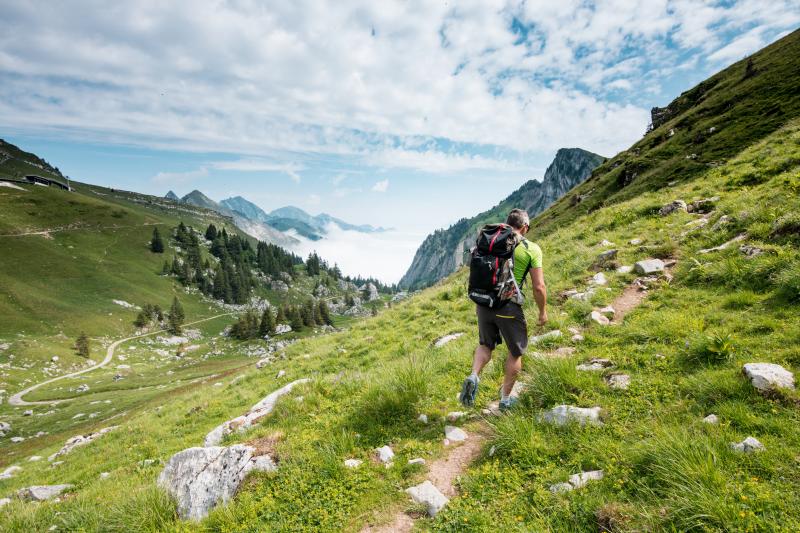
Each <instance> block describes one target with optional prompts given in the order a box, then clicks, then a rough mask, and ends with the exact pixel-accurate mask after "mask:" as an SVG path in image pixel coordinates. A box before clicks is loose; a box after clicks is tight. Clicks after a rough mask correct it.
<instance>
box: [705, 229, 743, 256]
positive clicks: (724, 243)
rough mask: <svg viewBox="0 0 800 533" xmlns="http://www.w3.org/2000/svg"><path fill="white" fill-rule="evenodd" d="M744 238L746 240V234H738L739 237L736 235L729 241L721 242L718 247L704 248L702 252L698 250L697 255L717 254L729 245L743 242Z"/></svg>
mask: <svg viewBox="0 0 800 533" xmlns="http://www.w3.org/2000/svg"><path fill="white" fill-rule="evenodd" d="M746 238H747V234H746V233H740V234H739V235H737V236H736V237H734V238H733V239H731V240H729V241H726V242H723V243H722V244H720V245H719V246H714V247H713V248H704V249H702V250H698V252H697V253H700V254H710V253H711V252H719V251H720V250H725V249H726V248H728V247H729V246H730V245H731V244H736V243H737V242H741V241H743V240H745V239H746Z"/></svg>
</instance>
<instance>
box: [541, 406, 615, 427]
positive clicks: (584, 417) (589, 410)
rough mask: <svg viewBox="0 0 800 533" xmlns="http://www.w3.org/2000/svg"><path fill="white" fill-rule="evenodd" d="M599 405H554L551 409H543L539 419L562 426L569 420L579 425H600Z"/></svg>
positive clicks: (601, 423)
mask: <svg viewBox="0 0 800 533" xmlns="http://www.w3.org/2000/svg"><path fill="white" fill-rule="evenodd" d="M601 411H602V409H601V408H600V407H574V406H572V405H556V406H555V407H553V408H552V409H550V410H548V411H545V412H544V413H543V414H542V415H541V419H542V420H544V421H545V422H549V423H551V424H555V425H557V426H564V425H566V424H568V423H569V422H573V421H574V422H577V423H578V424H579V425H581V426H585V425H587V424H588V425H592V426H602V425H603V422H602V421H601V420H600V412H601Z"/></svg>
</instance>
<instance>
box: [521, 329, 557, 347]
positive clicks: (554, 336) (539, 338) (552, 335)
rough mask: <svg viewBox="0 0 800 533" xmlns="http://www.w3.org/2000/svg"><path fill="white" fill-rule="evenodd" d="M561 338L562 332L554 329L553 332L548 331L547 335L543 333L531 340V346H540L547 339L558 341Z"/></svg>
mask: <svg viewBox="0 0 800 533" xmlns="http://www.w3.org/2000/svg"><path fill="white" fill-rule="evenodd" d="M560 336H561V331H560V330H557V329H554V330H553V331H548V332H547V333H543V334H541V335H536V336H534V337H531V338H530V339H529V341H530V343H531V344H539V343H540V342H542V341H545V340H547V339H557V338H559V337H560Z"/></svg>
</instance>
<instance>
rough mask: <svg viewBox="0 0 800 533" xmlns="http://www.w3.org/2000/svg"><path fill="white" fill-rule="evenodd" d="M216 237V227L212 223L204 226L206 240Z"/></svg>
mask: <svg viewBox="0 0 800 533" xmlns="http://www.w3.org/2000/svg"><path fill="white" fill-rule="evenodd" d="M216 238H217V227H216V226H215V225H214V224H209V225H208V228H206V240H209V241H213V240H214V239H216Z"/></svg>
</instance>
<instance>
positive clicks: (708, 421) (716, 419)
mask: <svg viewBox="0 0 800 533" xmlns="http://www.w3.org/2000/svg"><path fill="white" fill-rule="evenodd" d="M703 422H705V423H706V424H719V417H718V416H717V415H715V414H710V415H708V416H707V417H705V418H704V419H703Z"/></svg>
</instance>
